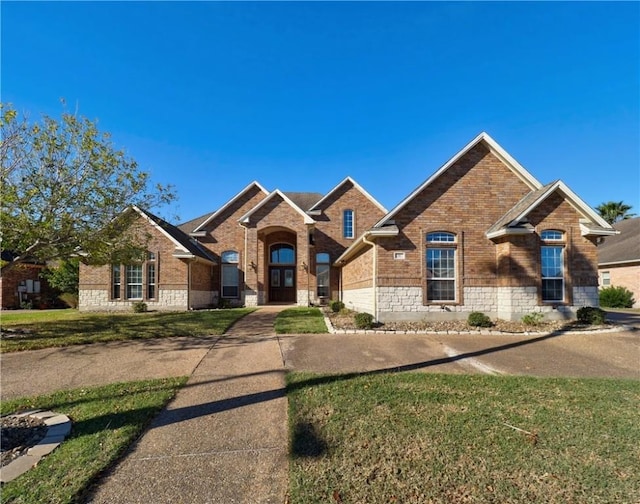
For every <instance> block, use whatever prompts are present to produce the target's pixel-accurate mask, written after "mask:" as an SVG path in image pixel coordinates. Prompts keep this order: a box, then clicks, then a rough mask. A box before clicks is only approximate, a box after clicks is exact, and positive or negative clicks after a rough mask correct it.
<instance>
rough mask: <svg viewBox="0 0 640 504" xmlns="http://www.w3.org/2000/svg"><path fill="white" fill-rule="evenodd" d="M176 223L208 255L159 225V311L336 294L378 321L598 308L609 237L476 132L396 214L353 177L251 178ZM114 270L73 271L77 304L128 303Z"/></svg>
mask: <svg viewBox="0 0 640 504" xmlns="http://www.w3.org/2000/svg"><path fill="white" fill-rule="evenodd" d="M153 223H154V221H153V220H152V221H151V224H153ZM156 224H157V222H156ZM178 231H179V232H181V233H183V235H184V236H183V238H184V237H187V238H186V239H187V240H190V241H191V244H192V246H193V247H199V248H200V249H202V250H203V251H204V255H205V256H206V257H200V258H198V259H197V260H195V259H192V258H191V259H188V260H187V259H186V258H185V257H182V258H181V257H179V256H180V254H178V255H177V256H176V254H175V249H176V243H173V242H171V240H170V238H171V237H167V236H166V233H165V234H164V235H163V234H162V233H160V234H159V235H158V240H159V241H158V242H156V243H155V244H154V247H155V249H154V250H157V254H155V257H157V259H156V260H157V261H159V262H160V264H161V266H159V267H158V268H157V269H155V270H154V272H155V273H154V274H155V277H154V278H153V281H154V282H155V284H154V287H153V289H155V290H154V292H153V293H154V295H156V296H157V298H158V299H160V298H161V297H162V296H163V294H162V292H163V291H166V292H165V294H164V296H165V298H166V297H172V298H180V301H179V302H176V303H166V304H163V303H159V302H158V303H156V307H157V308H158V309H161V308H165V309H196V308H203V307H214V306H241V305H246V306H256V305H263V304H269V303H290V304H297V305H301V306H307V305H310V304H322V303H324V302H326V301H327V300H328V299H340V300H342V301H343V302H344V303H345V304H346V306H347V307H348V308H351V309H354V310H356V311H362V312H368V313H371V314H373V315H374V317H375V318H376V319H377V320H381V321H385V320H400V319H402V320H407V319H421V318H424V317H427V316H428V317H433V318H438V317H440V318H463V317H465V318H466V316H468V313H469V312H471V311H482V312H484V313H486V314H488V315H490V316H492V317H498V318H505V319H514V318H519V317H521V316H522V314H525V313H530V312H532V311H542V312H545V313H546V314H547V315H548V316H550V317H553V316H560V317H571V316H572V315H573V313H574V312H575V310H576V309H577V308H579V307H581V306H587V305H588V306H596V305H597V304H598V296H597V289H598V274H597V252H596V242H597V241H598V240H599V239H601V238H602V237H603V236H608V235H612V234H615V230H613V228H611V226H609V225H608V224H607V223H606V222H605V221H604V220H602V219H601V218H600V217H599V216H598V215H597V214H596V213H595V212H594V211H593V210H592V209H590V208H589V207H588V206H587V205H585V204H584V203H583V202H582V201H581V200H580V199H579V198H578V197H577V196H576V195H575V194H574V193H573V192H572V191H571V190H570V189H569V188H568V187H566V186H565V185H564V184H563V183H562V182H561V181H556V182H553V183H551V184H548V185H545V186H543V185H542V184H541V183H539V182H538V181H537V180H536V179H535V178H534V177H533V176H532V175H531V174H529V173H528V172H527V171H526V170H525V169H524V168H523V167H522V166H520V165H519V164H518V163H517V162H516V161H515V160H514V159H513V158H511V156H510V155H509V154H507V153H506V152H505V151H504V150H503V149H502V148H501V147H500V146H499V145H498V144H497V143H495V141H494V140H493V139H491V138H490V137H489V136H488V135H486V134H485V133H483V134H481V135H479V136H478V137H476V138H475V139H474V140H473V141H472V142H470V143H469V144H468V145H467V146H466V147H465V148H463V149H462V150H461V151H460V152H459V153H458V154H456V155H455V156H454V157H453V158H452V159H451V160H450V161H449V162H448V163H446V164H445V165H444V166H443V167H441V168H440V169H439V170H438V171H436V173H434V175H432V176H431V177H430V178H429V179H427V180H426V181H425V182H424V183H423V184H422V185H420V186H419V187H418V188H417V189H416V190H415V191H414V192H413V193H411V194H410V195H409V196H408V197H407V198H405V199H404V200H403V201H402V202H400V203H399V204H398V205H397V206H396V207H395V208H394V209H393V210H391V212H387V210H386V209H384V208H383V207H382V206H381V205H380V204H379V203H378V202H377V201H376V200H375V199H374V198H373V197H372V196H371V195H370V194H369V193H367V192H366V191H365V190H364V189H363V188H362V187H361V186H359V185H358V184H357V183H356V182H355V181H354V180H353V179H351V178H350V177H347V178H345V179H344V180H343V181H342V182H340V183H339V184H338V185H337V186H335V187H334V188H333V189H332V190H331V191H329V192H328V193H327V194H326V195H322V194H318V193H285V192H282V191H280V190H274V191H271V192H269V191H267V190H266V189H264V187H262V186H261V185H260V184H259V183H257V182H253V183H251V184H249V185H248V186H247V187H245V188H244V189H243V190H242V191H240V192H239V193H238V194H236V195H235V196H234V197H232V198H231V199H230V200H229V201H228V202H227V203H226V204H225V205H223V206H222V207H221V208H220V209H218V210H217V211H215V212H212V213H210V214H207V215H204V216H201V217H199V218H197V219H193V220H192V221H189V222H187V223H185V224H182V225H180V226H179V229H178ZM174 235H176V234H175V233H174ZM173 238H175V236H174V237H173ZM167 240H169V242H168V245H166V246H165V247H163V246H162V245H161V243H160V242H162V241H167ZM174 241H175V240H174ZM183 248H184V247H183ZM164 249H166V250H164ZM192 255H193V254H192ZM127 267H131V266H127V265H121V266H120V268H123V269H124V270H126V268H127ZM145 267H146V266H142V269H140V268H138V269H140V271H142V272H143V275H142V276H143V277H144V276H145V275H144V271H145V269H144V268H145ZM114 268H115V269H114ZM124 270H123V271H124ZM114 271H115V272H117V271H118V269H117V268H116V267H115V266H113V265H112V266H110V267H103V268H102V270H100V271H98V269H96V268H89V267H84V268H83V269H82V271H81V295H80V307H81V309H108V308H110V307H111V308H112V307H113V306H117V307H126V306H127V302H129V304H130V301H131V299H130V298H128V297H127V295H126V292H125V295H122V294H120V297H119V298H114ZM116 276H117V275H116ZM147 276H149V278H151V275H147ZM92 279H93V280H92ZM143 282H144V278H143ZM99 285H101V286H102V287H100V288H97V286H99ZM83 290H87V291H89V290H91V291H92V292H93V293H92V294H91V296H93V301H92V302H87V300H88V299H89V294H86V293H85V294H83ZM96 291H101V293H100V294H98V293H97V292H96ZM143 291H144V289H143ZM170 291H174V293H173V294H169V292H170ZM175 291H181V292H183V294H181V295H179V296H178V295H176V294H175ZM116 293H117V292H116ZM136 294H138V292H137V291H136ZM142 294H143V295H142V298H144V292H143V293H142ZM150 300H151V299H150ZM83 301H84V302H83Z"/></svg>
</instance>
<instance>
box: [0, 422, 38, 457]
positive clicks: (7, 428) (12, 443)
mask: <svg viewBox="0 0 640 504" xmlns="http://www.w3.org/2000/svg"><path fill="white" fill-rule="evenodd" d="M0 421H1V424H0V426H1V429H0V436H1V440H0V446H1V447H2V448H1V450H0V467H4V466H6V465H7V464H8V463H10V462H11V461H12V460H14V459H15V458H17V457H19V456H20V455H22V454H23V453H24V452H26V451H27V450H28V449H29V448H31V447H32V446H35V445H36V444H38V442H39V441H40V440H41V439H43V438H44V437H45V435H46V434H47V430H48V427H47V426H46V425H45V423H44V421H42V420H41V419H39V418H36V417H33V416H24V417H17V416H14V415H7V416H4V417H2V418H0Z"/></svg>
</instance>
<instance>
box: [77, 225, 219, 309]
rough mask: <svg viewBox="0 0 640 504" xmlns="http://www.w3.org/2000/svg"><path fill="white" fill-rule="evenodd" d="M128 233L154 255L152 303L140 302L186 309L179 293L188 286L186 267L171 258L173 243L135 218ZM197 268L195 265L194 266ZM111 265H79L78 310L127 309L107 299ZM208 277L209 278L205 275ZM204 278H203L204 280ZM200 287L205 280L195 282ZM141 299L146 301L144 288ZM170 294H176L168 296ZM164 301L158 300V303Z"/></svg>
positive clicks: (127, 304)
mask: <svg viewBox="0 0 640 504" xmlns="http://www.w3.org/2000/svg"><path fill="white" fill-rule="evenodd" d="M129 232H131V233H138V236H140V237H146V239H147V240H148V241H147V243H146V247H147V250H149V251H150V252H154V253H155V254H156V257H157V259H156V269H157V272H156V277H157V278H156V280H157V283H156V289H157V296H158V298H157V299H156V300H149V299H144V301H145V302H146V303H147V304H148V306H149V308H150V309H155V308H157V309H162V308H164V309H180V310H184V309H188V306H187V301H186V297H185V296H184V295H183V294H182V293H183V292H185V293H186V291H187V288H188V285H187V279H188V266H187V263H186V262H185V261H182V260H180V259H178V258H176V257H173V252H174V250H175V244H174V243H173V242H172V241H171V240H169V239H168V238H167V237H166V236H165V235H164V234H163V233H162V232H161V231H159V230H158V229H157V228H156V227H155V226H153V225H151V224H150V223H149V222H147V221H146V220H145V219H143V218H142V217H139V218H138V220H137V221H136V223H135V224H134V225H133V226H132V228H131V230H130V231H129ZM195 267H196V268H198V267H199V266H195ZM111 271H112V269H111V265H109V264H107V265H103V266H87V265H84V264H80V284H79V301H78V308H79V309H80V310H85V311H86V310H101V309H104V310H117V309H121V310H129V309H130V307H131V301H130V300H125V299H120V300H114V299H112V298H111V281H112V280H111ZM146 274H147V272H146V268H143V283H144V285H146V284H147V279H146ZM207 276H208V277H210V275H207ZM205 278H206V277H205ZM199 281H200V283H201V284H202V286H201V288H205V287H204V286H205V285H206V284H207V281H206V279H201V280H199ZM144 291H145V293H144V294H145V298H146V289H144ZM171 291H176V294H175V295H174V294H172V293H171ZM121 292H122V295H123V297H124V292H125V284H124V275H123V284H122V286H121ZM163 299H164V300H165V301H162V300H163Z"/></svg>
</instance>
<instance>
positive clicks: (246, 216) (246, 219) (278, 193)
mask: <svg viewBox="0 0 640 504" xmlns="http://www.w3.org/2000/svg"><path fill="white" fill-rule="evenodd" d="M278 196H279V197H280V198H282V200H283V201H284V202H285V203H287V204H288V205H289V206H290V207H291V208H293V209H294V210H295V211H296V212H298V213H299V214H300V215H301V216H302V218H303V219H304V223H305V224H313V223H314V222H315V221H314V220H313V219H312V218H311V217H309V216H308V215H307V214H306V213H305V212H304V210H302V209H301V208H300V207H299V206H298V205H296V204H295V203H294V202H293V201H291V199H290V198H289V197H288V196H287V195H286V194H284V193H283V192H282V191H280V189H276V190H275V191H272V192H271V193H270V194H269V196H267V197H266V198H265V199H263V200H262V201H261V202H260V203H258V204H257V205H256V206H254V207H253V208H252V209H251V210H249V211H248V212H247V213H246V214H244V215H243V216H242V217H240V218H239V219H238V222H240V223H241V224H248V223H249V219H250V218H251V216H252V215H253V214H254V213H255V212H257V211H258V210H260V209H261V208H262V207H263V206H264V205H266V204H267V202H269V201H270V200H272V199H273V198H275V197H278Z"/></svg>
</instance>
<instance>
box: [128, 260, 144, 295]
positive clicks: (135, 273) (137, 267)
mask: <svg viewBox="0 0 640 504" xmlns="http://www.w3.org/2000/svg"><path fill="white" fill-rule="evenodd" d="M125 277H126V280H127V299H142V264H127V266H126V269H125Z"/></svg>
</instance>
